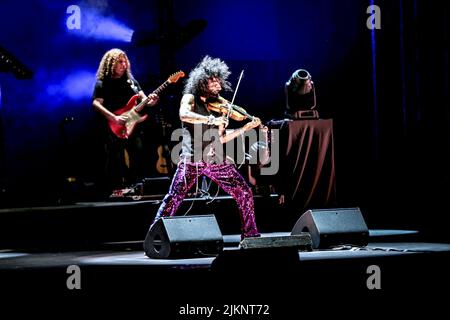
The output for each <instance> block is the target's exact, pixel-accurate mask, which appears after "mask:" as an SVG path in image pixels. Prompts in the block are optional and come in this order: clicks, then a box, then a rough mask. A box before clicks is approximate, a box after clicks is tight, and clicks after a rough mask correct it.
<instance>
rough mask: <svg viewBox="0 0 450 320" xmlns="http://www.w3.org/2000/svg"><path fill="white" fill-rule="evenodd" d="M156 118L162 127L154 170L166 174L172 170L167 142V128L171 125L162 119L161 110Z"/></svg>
mask: <svg viewBox="0 0 450 320" xmlns="http://www.w3.org/2000/svg"><path fill="white" fill-rule="evenodd" d="M156 120H157V122H158V123H159V124H160V126H161V129H162V141H161V142H162V143H161V144H160V145H159V146H158V149H157V153H158V160H157V161H156V171H158V172H159V173H162V174H168V173H170V172H171V171H172V162H171V159H170V149H169V146H168V144H167V129H170V128H171V127H172V125H171V124H170V123H169V122H167V121H166V120H165V119H164V115H163V114H162V112H161V111H160V112H159V114H158V115H157V116H156Z"/></svg>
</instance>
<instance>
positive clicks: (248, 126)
mask: <svg viewBox="0 0 450 320" xmlns="http://www.w3.org/2000/svg"><path fill="white" fill-rule="evenodd" d="M260 124H261V120H260V119H259V118H256V117H255V118H253V121H251V122H248V123H246V124H245V125H244V130H245V131H248V130H250V129H253V128H256V127H258V126H259V125H260Z"/></svg>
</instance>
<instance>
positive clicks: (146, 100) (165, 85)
mask: <svg viewBox="0 0 450 320" xmlns="http://www.w3.org/2000/svg"><path fill="white" fill-rule="evenodd" d="M168 85H169V80H166V81H164V83H163V84H162V85H160V86H159V87H158V88H156V89H155V90H154V91H153V92H152V93H150V94H149V95H148V96H147V97H146V98H145V99H144V100H142V101H141V103H139V104H137V105H136V106H135V107H134V110H136V111H137V112H139V111H141V110H142V108H144V106H145V105H146V104H147V102H148V99H150V98H149V97H150V96H151V95H152V94H154V93H156V94H160V93H161V92H162V91H163V90H164V89H165V88H167V86H168Z"/></svg>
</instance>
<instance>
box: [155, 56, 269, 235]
mask: <svg viewBox="0 0 450 320" xmlns="http://www.w3.org/2000/svg"><path fill="white" fill-rule="evenodd" d="M229 75H230V71H229V68H228V66H227V65H226V64H225V62H223V61H222V60H220V59H219V58H215V59H214V58H211V57H209V56H205V57H204V58H203V60H202V61H201V62H200V63H199V64H198V65H197V66H196V67H195V68H194V69H193V70H192V71H191V72H190V74H189V77H188V79H187V81H186V84H185V88H184V92H183V93H184V95H183V97H182V100H181V103H180V110H179V115H180V119H181V122H182V128H183V141H182V150H181V155H180V162H179V163H178V167H177V170H176V172H175V174H174V177H173V179H172V183H171V186H170V189H169V192H168V193H167V195H166V196H165V197H164V199H163V202H162V204H161V206H160V207H159V210H158V212H157V214H156V217H155V219H154V221H153V224H154V223H155V222H156V221H157V220H158V219H160V218H161V217H166V216H173V215H175V214H176V211H177V209H178V207H179V206H180V205H181V203H182V201H183V199H184V197H185V196H186V194H187V192H188V191H189V190H190V189H191V188H192V187H193V186H194V183H195V182H196V181H197V179H199V178H200V177H201V176H202V175H204V176H207V177H208V178H210V179H211V180H212V181H214V182H216V183H217V184H218V185H219V186H220V187H221V188H222V189H223V190H224V191H225V192H227V193H228V194H230V195H231V196H232V197H233V198H234V199H235V200H236V202H237V205H238V208H239V213H240V218H241V239H243V238H246V237H259V236H260V234H259V232H258V229H257V226H256V222H255V213H254V202H253V193H252V190H251V188H250V187H249V185H248V184H247V182H246V181H245V180H244V178H243V177H242V175H241V174H240V173H239V171H238V170H237V168H236V166H235V165H234V164H233V163H231V162H228V160H226V159H222V158H221V157H220V152H218V148H220V146H221V144H223V143H225V142H227V141H230V140H231V139H234V138H235V137H237V136H239V135H240V134H242V133H244V132H245V131H248V130H252V129H253V128H255V127H257V126H259V125H260V124H261V121H260V120H259V119H258V118H255V117H251V119H250V118H249V120H251V121H250V122H247V123H246V124H245V125H244V126H242V127H241V128H239V129H237V130H234V131H233V132H232V133H229V134H225V128H226V127H227V126H228V122H229V118H231V119H234V120H241V121H242V120H244V119H246V118H248V117H247V116H245V115H244V114H238V113H237V112H234V113H233V112H231V110H230V109H229V108H227V104H229V103H228V102H227V101H226V100H225V99H223V98H222V97H220V95H219V93H220V92H221V91H222V90H229V91H230V90H231V87H230V83H229V82H228V81H227V78H228V76H229ZM228 107H229V105H228ZM153 224H152V226H153Z"/></svg>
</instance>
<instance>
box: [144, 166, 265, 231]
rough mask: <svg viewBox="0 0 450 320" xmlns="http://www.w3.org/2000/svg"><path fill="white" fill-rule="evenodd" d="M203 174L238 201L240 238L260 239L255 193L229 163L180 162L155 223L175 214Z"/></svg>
mask: <svg viewBox="0 0 450 320" xmlns="http://www.w3.org/2000/svg"><path fill="white" fill-rule="evenodd" d="M201 175H205V176H207V177H209V178H210V179H211V180H213V181H214V182H216V183H217V184H218V185H219V186H220V187H221V188H222V189H223V190H225V192H227V193H228V194H229V195H231V196H232V197H233V198H234V199H235V200H236V202H237V205H238V207H239V213H240V215H241V231H242V235H241V237H242V238H245V237H255V236H259V232H258V229H257V227H256V223H255V213H254V212H255V209H254V202H253V193H252V190H251V188H250V187H249V186H248V184H247V182H246V181H245V180H244V178H243V177H242V176H241V174H240V173H239V172H238V171H237V169H236V167H235V166H234V165H233V164H228V163H221V164H209V163H206V162H203V161H202V162H192V163H190V162H186V163H185V162H183V161H181V162H180V163H179V164H178V167H177V170H176V172H175V174H174V177H173V180H172V184H171V186H170V189H169V193H168V194H167V195H166V196H165V197H164V200H163V203H162V204H161V206H160V207H159V210H158V213H157V214H156V217H155V219H154V221H153V223H155V222H156V221H157V220H158V219H159V218H161V217H167V216H173V215H175V213H176V211H177V209H178V207H179V206H180V205H181V203H182V202H183V199H184V197H185V196H186V194H187V192H188V191H189V189H190V188H191V187H192V186H193V185H194V183H195V182H196V181H197V178H198V177H200V176H201Z"/></svg>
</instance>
